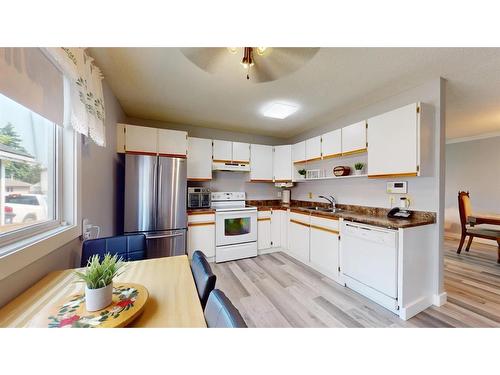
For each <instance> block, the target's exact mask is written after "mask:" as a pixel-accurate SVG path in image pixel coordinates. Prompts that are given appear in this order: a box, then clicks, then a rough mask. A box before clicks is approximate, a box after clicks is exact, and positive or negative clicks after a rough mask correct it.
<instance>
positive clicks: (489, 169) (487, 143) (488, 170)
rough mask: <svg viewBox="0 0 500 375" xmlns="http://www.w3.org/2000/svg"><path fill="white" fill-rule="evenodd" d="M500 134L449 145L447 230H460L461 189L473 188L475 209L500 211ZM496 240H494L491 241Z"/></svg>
mask: <svg viewBox="0 0 500 375" xmlns="http://www.w3.org/2000/svg"><path fill="white" fill-rule="evenodd" d="M499 165H500V136H496V137H492V138H486V139H478V140H471V141H466V142H459V143H449V144H447V145H446V200H445V204H446V207H445V231H446V232H447V234H458V233H460V218H459V215H458V198H457V197H458V192H459V191H460V190H463V191H469V192H470V197H471V202H472V210H473V211H474V212H475V213H478V214H495V215H498V214H499V213H500V194H499V191H500V174H499V173H498V168H499ZM488 243H491V244H494V242H491V241H488Z"/></svg>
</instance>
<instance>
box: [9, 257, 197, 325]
mask: <svg viewBox="0 0 500 375" xmlns="http://www.w3.org/2000/svg"><path fill="white" fill-rule="evenodd" d="M74 271H75V270H74V269H70V270H63V271H54V272H51V273H49V274H48V275H47V276H45V277H44V278H42V279H41V280H40V281H38V282H37V283H36V284H35V285H33V286H32V287H31V288H29V289H28V290H26V291H25V292H24V293H22V294H21V295H19V296H18V297H17V298H15V299H14V300H12V301H11V302H9V303H8V304H7V305H5V306H4V307H3V308H2V309H0V327H33V326H35V327H47V324H40V323H39V322H44V319H40V314H45V313H46V311H47V307H50V306H51V305H53V304H55V303H57V302H58V301H61V300H62V299H64V298H65V297H67V296H71V295H74V294H76V293H81V292H82V291H83V289H84V285H83V284H82V283H75V281H76V280H77V279H76V277H75V273H74ZM116 281H117V282H122V283H136V284H141V285H143V286H145V287H146V289H147V290H148V293H149V298H148V300H147V302H146V304H145V306H144V309H143V311H142V313H141V315H139V316H138V317H137V318H136V319H135V320H133V321H132V322H131V323H130V324H129V325H128V326H129V327H157V328H170V327H172V328H173V327H200V328H201V327H206V323H205V318H204V316H203V309H202V307H201V303H200V300H199V298H198V293H197V291H196V285H195V283H194V279H193V276H192V273H191V267H190V266H189V260H188V257H187V256H186V255H182V256H175V257H167V258H157V259H148V260H139V261H134V262H129V263H127V264H126V268H125V272H123V273H122V274H121V275H119V276H118V277H117V278H116Z"/></svg>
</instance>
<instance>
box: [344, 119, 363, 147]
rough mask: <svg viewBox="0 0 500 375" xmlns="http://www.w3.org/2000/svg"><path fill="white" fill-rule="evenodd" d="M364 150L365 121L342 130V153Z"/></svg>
mask: <svg viewBox="0 0 500 375" xmlns="http://www.w3.org/2000/svg"><path fill="white" fill-rule="evenodd" d="M365 150H366V121H360V122H357V123H355V124H352V125H349V126H346V127H344V128H342V153H354V152H361V151H365Z"/></svg>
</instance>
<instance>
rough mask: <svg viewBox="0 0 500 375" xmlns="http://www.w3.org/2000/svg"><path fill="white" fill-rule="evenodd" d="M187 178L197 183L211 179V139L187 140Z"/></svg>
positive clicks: (191, 138)
mask: <svg viewBox="0 0 500 375" xmlns="http://www.w3.org/2000/svg"><path fill="white" fill-rule="evenodd" d="M187 178H188V180H197V181H201V180H211V179H212V140H211V139H204V138H193V137H189V138H188V157H187Z"/></svg>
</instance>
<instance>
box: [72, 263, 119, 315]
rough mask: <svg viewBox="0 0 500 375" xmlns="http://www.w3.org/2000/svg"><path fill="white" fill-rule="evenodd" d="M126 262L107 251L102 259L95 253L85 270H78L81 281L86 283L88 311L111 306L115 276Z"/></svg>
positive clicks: (77, 274)
mask: <svg viewBox="0 0 500 375" xmlns="http://www.w3.org/2000/svg"><path fill="white" fill-rule="evenodd" d="M123 266H124V263H123V261H122V258H118V256H117V255H116V254H115V255H113V256H111V254H109V253H107V254H105V255H104V258H103V259H102V261H100V258H99V255H97V254H96V255H93V256H92V257H91V258H90V259H89V261H88V263H87V267H86V268H85V270H84V271H83V272H79V271H76V272H75V273H76V276H77V277H78V279H79V281H81V282H84V283H85V305H86V309H87V311H97V310H101V309H103V308H105V307H106V306H109V305H110V304H111V302H112V300H113V278H115V277H116V276H118V275H120V274H121V273H122V272H123V271H122V272H120V270H121V269H122V268H123Z"/></svg>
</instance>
